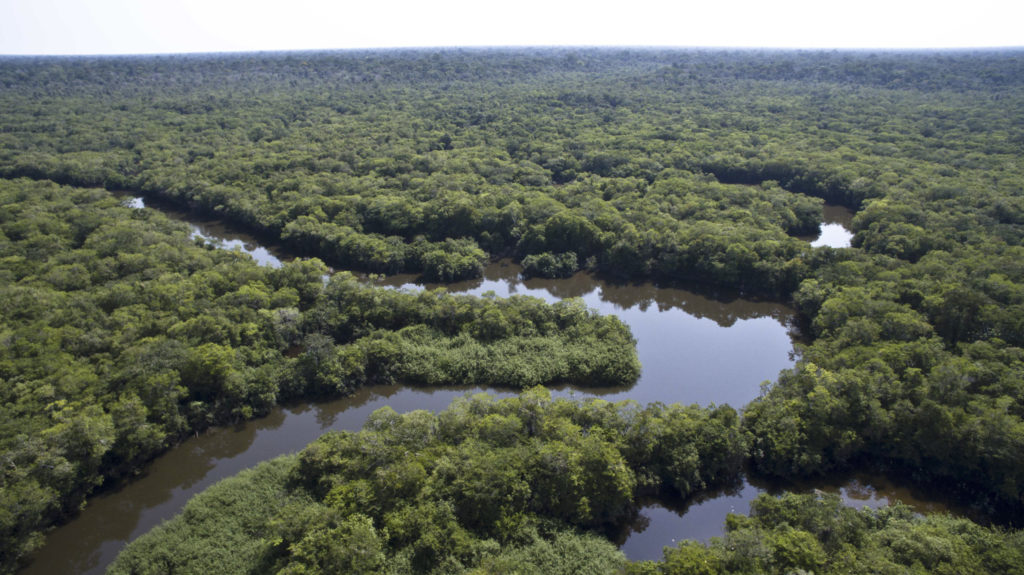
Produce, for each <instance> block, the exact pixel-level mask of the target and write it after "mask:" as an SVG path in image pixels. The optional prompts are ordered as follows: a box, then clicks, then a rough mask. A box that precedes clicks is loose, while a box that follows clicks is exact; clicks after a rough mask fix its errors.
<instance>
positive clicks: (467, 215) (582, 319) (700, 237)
mask: <svg viewBox="0 0 1024 575" xmlns="http://www.w3.org/2000/svg"><path fill="white" fill-rule="evenodd" d="M1022 84H1024V53H1021V52H1020V51H986V52H922V53H870V52H830V53H818V52H756V51H738V52H724V51H696V50H692V51H678V50H676V51H673V50H598V49H589V50H571V49H558V50H555V49H549V50H446V51H426V50H420V51H377V52H340V53H286V54H248V55H235V56H228V55H209V56H187V57H185V56H180V57H179V56H174V57H172V56H167V57H105V58H12V57H5V58H0V118H2V120H0V205H2V206H3V209H2V210H0V314H2V317H3V322H2V323H0V343H2V346H0V398H2V401H0V409H2V413H0V426H2V432H0V463H2V465H3V473H2V474H0V482H2V483H0V486H2V490H0V500H2V501H0V567H2V569H3V571H5V572H11V571H14V570H15V569H16V568H17V567H18V566H19V565H21V564H23V562H24V561H25V560H26V559H27V558H28V556H29V554H30V553H31V552H32V551H33V550H34V549H36V548H38V546H39V545H40V543H41V541H42V539H41V534H42V533H43V532H45V530H47V529H48V528H50V527H52V526H53V525H55V524H57V523H59V522H60V521H62V520H64V519H66V518H67V517H69V516H70V515H73V514H74V513H75V511H76V510H77V509H79V508H80V507H81V506H82V505H83V504H85V503H86V502H87V498H88V496H89V495H90V494H91V493H93V492H94V491H95V490H96V489H97V488H99V487H101V486H109V485H114V484H116V482H118V481H124V480H130V478H131V477H132V475H133V474H135V473H137V472H138V471H139V470H141V469H142V468H143V466H144V465H145V464H146V463H147V462H148V461H150V460H152V458H153V457H155V456H156V455H158V454H159V453H161V452H162V451H164V450H166V449H168V448H171V447H172V446H173V445H175V444H176V443H177V442H179V441H180V440H182V439H183V438H185V437H187V436H189V435H192V434H195V433H197V432H199V431H202V430H203V429H205V428H207V427H209V426H212V425H218V424H225V423H231V422H236V421H240V420H245V419H250V418H253V417H259V416H260V415H261V414H264V413H266V412H267V411H268V410H269V409H270V408H271V407H273V406H274V405H277V404H278V403H281V402H284V401H289V400H294V399H298V398H324V397H332V396H337V395H340V394H345V393H349V392H351V391H352V390H354V389H356V388H359V387H361V386H364V385H368V384H372V383H381V382H388V383H401V384H404V385H438V384H472V385H480V386H488V387H499V388H509V387H511V388H521V389H527V390H528V391H525V392H524V393H523V394H522V395H520V396H519V397H517V398H513V399H506V400H500V401H497V400H492V399H488V398H485V397H474V398H466V399H464V400H460V401H459V402H456V404H453V405H452V406H451V407H450V408H449V409H448V410H446V411H444V412H442V413H440V414H436V415H435V414H429V413H425V412H413V413H410V414H405V415H398V414H395V413H394V412H389V411H387V410H382V411H379V412H377V413H376V414H375V415H374V416H373V417H372V418H371V420H370V421H369V422H368V423H367V427H366V429H365V430H364V431H362V432H360V433H341V434H328V435H326V436H324V437H323V438H321V439H320V440H318V441H317V442H314V443H313V444H311V445H310V446H309V447H308V448H306V449H305V450H304V451H302V452H301V453H300V454H298V455H294V456H289V457H286V458H284V459H280V460H275V461H273V462H269V463H267V464H264V465H262V466H260V467H258V468H256V469H254V470H252V471H249V472H247V473H245V474H243V475H241V476H239V477H237V478H234V479H231V480H229V481H226V482H224V483H223V484H221V485H218V486H217V487H216V488H214V489H211V490H210V491H209V492H207V493H205V494H203V495H202V496H201V497H198V498H196V499H195V500H194V501H193V502H192V503H191V504H190V505H189V507H188V508H186V511H185V513H184V514H183V515H182V516H180V517H179V518H177V519H175V520H174V521H172V522H170V523H168V524H166V525H165V526H164V527H161V528H160V529H158V530H157V531H154V532H153V533H152V534H151V535H148V536H147V537H145V538H143V539H141V540H139V542H138V543H137V544H135V545H133V546H132V547H130V548H129V551H128V552H126V553H125V554H124V555H123V556H122V557H121V558H120V559H119V560H118V562H117V563H115V565H114V567H113V570H114V571H115V572H124V573H137V572H159V573H162V572H171V571H178V570H186V571H196V572H198V571H203V572H208V571H211V570H216V569H215V566H216V565H218V564H219V563H217V561H226V560H228V559H230V560H231V561H233V562H234V563H231V565H233V566H232V567H230V568H229V570H231V571H257V572H263V571H278V570H283V571H284V572H289V573H304V572H317V571H338V570H350V571H357V572H359V571H362V572H393V573H429V572H438V573H440V572H472V571H474V570H475V571H477V572H509V573H511V572H523V573H531V572H538V573H552V572H555V573H557V572H565V573H569V572H584V571H586V572H622V571H625V572H629V573H659V572H661V573H690V572H705V573H748V572H750V573H753V572H773V573H786V572H790V571H793V570H797V569H802V570H804V571H813V572H836V573H839V572H865V571H876V572H905V571H907V570H910V571H915V570H916V571H923V572H924V571H926V572H950V573H954V572H956V573H965V572H977V573H984V572H1021V571H1022V570H1024V557H1022V551H1021V549H1022V548H1024V545H1021V543H1022V540H1021V537H1022V535H1021V534H1020V532H1019V531H1017V530H1016V528H1017V527H1019V526H1020V523H1021V520H1022V517H1024V515H1022V513H1024V460H1022V458H1021V457H1020V454H1021V453H1024V420H1022V417H1024V361H1022V360H1024V353H1022V344H1024V250H1022V248H1021V240H1022V238H1024V164H1022V159H1024V89H1022V88H1024V85H1022ZM109 191H131V192H133V193H138V194H141V195H143V196H145V197H152V198H154V199H159V200H161V201H164V202H168V203H170V204H172V205H175V206H178V207H180V208H183V209H187V210H191V211H193V212H195V213H200V214H207V215H215V216H217V217H220V218H222V219H224V220H225V221H228V222H231V223H233V224H235V225H238V226H240V227H243V228H244V229H246V230H248V231H250V232H251V233H253V234H256V235H259V236H260V237H264V238H268V239H269V240H273V241H276V242H280V243H281V244H283V245H285V246H287V247H288V248H290V249H292V250H294V251H295V252H297V253H299V254H301V255H303V256H305V257H304V258H299V259H296V260H294V261H292V262H288V263H286V264H285V265H284V266H282V267H281V268H280V269H271V268H266V267H261V266H258V265H256V264H255V263H254V262H253V261H251V260H250V259H248V258H247V257H246V256H244V255H242V254H239V253H232V252H227V251H223V250H216V249H214V248H213V246H210V245H208V244H206V243H204V242H203V241H202V240H198V241H197V240H193V239H191V238H190V237H189V234H188V231H187V229H186V228H185V226H184V225H182V224H180V223H177V222H174V221H171V220H169V219H167V218H166V217H164V216H162V215H161V214H160V213H159V212H156V211H154V210H150V209H135V208H132V207H129V206H125V205H123V202H121V201H120V200H118V199H117V198H115V197H114V196H113V195H111V194H110V193H109ZM824 202H828V203H830V204H838V205H842V206H845V207H847V208H849V209H851V210H854V211H855V212H856V216H855V217H854V219H853V222H852V228H853V229H852V231H853V232H854V236H853V243H852V247H849V248H840V249H833V248H829V247H811V246H810V245H809V244H808V243H807V241H805V240H804V239H801V237H799V236H803V235H806V234H808V233H810V232H813V231H814V230H816V229H817V228H818V226H819V224H820V223H821V218H822V205H823V203H824ZM498 257H511V258H514V259H516V260H517V261H520V262H521V263H522V266H523V270H524V274H528V275H533V276H540V277H562V276H567V275H571V274H573V273H576V272H577V271H579V270H586V271H589V272H591V273H594V274H598V275H600V276H602V277H607V278H612V279H614V280H616V281H638V280H653V281H657V282H661V283H665V284H675V285H700V286H702V287H703V288H704V289H708V290H733V291H736V292H738V293H741V294H744V295H748V296H754V297H762V298H772V299H775V300H778V301H783V302H788V303H790V304H791V305H792V306H793V307H794V308H795V309H796V311H797V314H798V322H799V324H800V327H801V330H802V333H803V339H804V343H803V344H801V345H800V346H799V350H798V351H799V358H798V361H797V364H796V366H795V367H794V368H793V369H791V370H787V371H785V372H783V373H781V374H780V375H779V377H778V378H777V380H776V381H774V382H770V383H768V384H767V385H766V386H765V387H764V391H763V393H762V395H761V397H759V398H757V399H755V400H754V401H753V402H751V403H750V404H749V405H746V406H742V405H737V406H678V405H671V406H666V405H660V404H651V405H645V406H641V405H636V404H631V403H628V402H626V403H617V404H613V403H609V402H602V401H601V400H576V401H570V400H562V399H557V400H553V399H552V398H551V397H550V396H549V395H548V394H547V392H546V391H545V390H544V389H543V388H541V387H537V386H551V385H561V384H566V383H571V384H573V385H576V386H579V387H586V386H603V387H608V386H626V385H629V384H630V383H631V382H633V381H635V380H636V379H637V377H638V375H639V373H640V365H639V362H638V360H637V357H636V351H635V349H634V342H633V339H632V336H631V334H630V332H629V330H628V328H626V327H625V326H624V325H623V324H622V323H621V322H619V321H618V320H616V319H615V318H614V317H611V316H598V315H596V314H594V313H593V312H590V311H588V310H587V309H586V308H585V306H583V305H582V304H581V303H580V302H579V301H573V300H568V301H565V302H560V303H557V304H546V303H544V302H541V301H539V300H536V299H533V298H527V297H518V296H517V297H512V298H509V299H501V298H486V297H485V298H475V297H469V296H455V295H450V294H446V293H445V292H444V291H443V290H441V291H430V290H428V291H423V292H420V293H406V292H402V291H395V290H389V289H384V288H379V287H374V286H373V285H372V282H366V281H363V280H361V278H360V276H359V275H358V274H394V273H399V272H412V273H416V274H420V277H421V278H423V279H424V280H428V281H442V282H443V281H453V280H458V279H463V278H472V277H478V276H479V275H480V274H481V273H482V270H483V267H484V265H485V264H486V262H487V261H489V260H490V259H493V258H498ZM328 265H330V266H334V267H335V268H338V269H344V270H351V271H342V272H338V273H334V274H330V273H329V268H328V267H327V266H328ZM744 469H749V471H750V472H752V473H756V474H760V475H763V476H769V477H777V478H786V479H795V478H807V477H815V476H822V475H825V474H829V473H833V472H836V471H844V470H852V469H879V470H886V471H890V472H894V473H900V474H903V475H905V476H907V477H909V478H911V479H912V480H914V481H917V482H920V483H922V484H931V485H937V486H941V487H942V488H943V489H945V490H946V491H947V492H949V493H950V494H952V495H954V496H956V497H958V498H960V499H961V500H963V501H964V502H966V503H967V504H969V505H971V506H973V507H974V509H976V510H977V511H978V513H979V515H980V516H981V517H983V518H984V519H985V524H977V523H973V522H972V521H970V520H968V519H958V518H952V517H933V516H929V517H927V518H921V517H916V516H914V515H913V514H911V513H910V512H909V511H907V510H906V509H904V508H901V507H898V506H897V507H894V508H892V509H886V510H881V511H875V512H872V511H855V510H851V509H846V508H844V507H842V506H841V505H839V504H838V502H837V501H836V500H835V499H833V498H831V497H828V496H821V495H804V496H795V495H788V496H785V497H782V498H772V497H768V496H762V498H760V499H759V500H758V501H757V502H756V503H755V504H754V506H753V508H752V512H751V516H750V517H742V516H735V515H734V516H730V517H729V519H728V522H727V529H728V531H727V533H726V536H725V537H724V538H723V539H722V540H718V541H715V542H712V543H710V544H707V545H705V544H700V543H693V542H683V543H681V544H680V545H679V546H678V547H677V548H669V549H667V550H666V552H665V557H664V560H663V561H662V562H660V563H653V562H637V563H627V562H626V561H625V559H624V557H623V556H622V555H621V553H619V552H618V551H617V550H616V549H615V547H614V545H613V544H611V543H609V542H608V540H607V539H605V538H604V537H605V536H606V535H608V534H609V533H611V532H613V531H614V530H615V529H616V528H617V526H621V524H622V523H623V522H624V521H626V520H628V519H629V518H630V517H631V516H632V515H633V514H635V512H636V502H637V500H638V497H640V496H641V495H644V496H652V495H653V496H660V495H669V494H671V495H672V496H682V497H685V496H689V495H692V494H694V493H697V492H699V491H700V490H702V489H707V488H709V487H712V486H715V485H721V484H727V483H729V482H730V481H735V478H736V477H737V476H738V475H739V474H740V473H741V472H743V470H744ZM240 510H244V513H243V512H242V511H240ZM196 533H203V534H205V539H203V538H199V537H198V536H197V535H196Z"/></svg>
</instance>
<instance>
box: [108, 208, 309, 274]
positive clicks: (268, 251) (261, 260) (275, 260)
mask: <svg viewBox="0 0 1024 575" xmlns="http://www.w3.org/2000/svg"><path fill="white" fill-rule="evenodd" d="M111 193H112V194H114V195H115V196H117V197H119V198H122V201H123V203H124V205H125V206H127V207H129V208H136V209H142V208H145V207H147V206H148V207H151V208H154V209H158V210H160V211H161V212H162V213H163V214H164V215H166V216H168V217H169V218H171V219H172V220H178V221H180V222H185V223H186V224H188V225H189V227H190V228H191V229H192V234H191V236H190V237H192V238H202V239H203V240H205V241H206V242H208V243H210V244H212V245H214V246H216V247H218V248H221V249H225V250H228V251H232V250H238V251H240V252H242V253H245V254H249V256H251V257H252V259H254V260H256V263H258V264H260V265H263V266H270V267H272V268H279V267H281V264H282V263H283V262H285V261H288V260H289V259H290V258H289V257H287V256H286V255H285V254H284V251H283V249H282V248H280V247H269V248H268V247H266V246H264V245H262V244H261V243H260V241H259V240H257V239H256V238H255V237H254V236H252V235H251V234H247V233H245V232H243V231H241V230H239V229H238V228H236V227H235V226H232V225H230V224H227V223H224V222H223V221H221V220H217V219H212V218H201V217H199V216H197V215H195V214H192V213H189V212H185V211H183V210H180V209H178V208H177V207H175V206H173V205H171V204H168V203H166V202H160V201H158V200H154V199H146V198H142V197H139V196H136V195H134V194H133V193H132V192H117V191H115V192H111Z"/></svg>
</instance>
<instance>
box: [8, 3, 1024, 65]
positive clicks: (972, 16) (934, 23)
mask: <svg viewBox="0 0 1024 575" xmlns="http://www.w3.org/2000/svg"><path fill="white" fill-rule="evenodd" d="M553 45H576V46H595V45H598V46H624V45H625V46H708V47H723V46H734V47H803V48H961V47H990V46H1024V1H1022V0H970V1H968V0H956V1H952V0H930V1H920V0H844V1H842V2H836V1H830V0H703V1H700V2H694V1H691V0H675V1H672V0H661V1H655V0H620V1H615V2H610V1H605V0H588V1H575V0H573V1H559V0H512V1H503V2H496V1H488V0H357V1H353V0H334V1H329V0H0V54H143V53H145V54H149V53H168V52H172V53H173V52H224V51H252V50H305V49H341V48H369V47H406V46H414V47H418V46H553Z"/></svg>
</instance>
